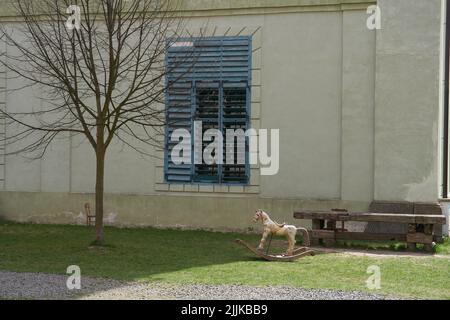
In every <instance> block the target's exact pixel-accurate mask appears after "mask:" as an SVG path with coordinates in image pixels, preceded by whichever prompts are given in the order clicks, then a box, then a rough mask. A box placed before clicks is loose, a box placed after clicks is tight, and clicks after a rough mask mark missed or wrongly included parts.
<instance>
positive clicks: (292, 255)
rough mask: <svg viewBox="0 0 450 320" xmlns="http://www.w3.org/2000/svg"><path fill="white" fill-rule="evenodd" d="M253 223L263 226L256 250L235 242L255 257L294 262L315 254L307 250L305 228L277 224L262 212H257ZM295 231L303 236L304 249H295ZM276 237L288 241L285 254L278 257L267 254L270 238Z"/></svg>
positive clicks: (238, 240) (307, 236) (308, 243)
mask: <svg viewBox="0 0 450 320" xmlns="http://www.w3.org/2000/svg"><path fill="white" fill-rule="evenodd" d="M253 220H254V222H258V221H259V222H261V223H262V224H263V226H264V232H263V235H262V238H261V242H260V243H259V246H258V248H257V249H255V248H253V247H252V246H250V245H249V244H248V243H246V242H245V241H243V240H240V239H237V240H236V242H237V243H238V244H240V245H242V246H243V247H245V248H247V249H248V250H250V251H251V252H253V253H254V254H256V255H257V256H259V257H261V258H263V259H265V260H268V261H294V260H297V259H299V258H302V257H305V256H313V255H314V254H315V253H314V251H313V250H310V249H309V245H310V241H309V234H308V230H306V229H305V228H298V227H296V226H292V225H287V224H279V223H277V222H275V221H273V220H272V219H270V217H269V215H268V214H267V213H266V212H264V211H263V210H257V211H256V213H255V217H254V219H253ZM297 231H300V232H301V233H302V235H303V242H304V244H305V246H304V247H300V248H297V249H294V248H295V243H296V240H295V236H296V235H297ZM274 235H276V236H285V237H286V238H287V240H288V249H287V252H286V253H285V254H279V255H271V254H269V249H270V244H271V242H272V237H273V236H274ZM269 236H270V240H269V245H268V246H267V249H266V252H264V244H265V243H266V240H267V237H269Z"/></svg>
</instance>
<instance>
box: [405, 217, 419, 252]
mask: <svg viewBox="0 0 450 320" xmlns="http://www.w3.org/2000/svg"><path fill="white" fill-rule="evenodd" d="M416 230H417V226H416V224H414V223H410V224H409V225H408V234H415V233H416ZM406 245H407V248H408V250H409V251H415V250H416V249H417V243H415V242H408V243H407V244H406Z"/></svg>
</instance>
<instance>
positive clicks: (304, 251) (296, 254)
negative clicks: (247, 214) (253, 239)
mask: <svg viewBox="0 0 450 320" xmlns="http://www.w3.org/2000/svg"><path fill="white" fill-rule="evenodd" d="M236 243H238V244H240V245H241V246H243V247H245V248H247V249H248V250H250V251H251V252H253V253H254V254H255V255H257V256H258V257H260V258H262V259H264V260H267V261H281V262H290V261H295V260H297V259H300V258H303V257H306V256H314V255H315V253H314V251H313V250H309V248H308V247H301V248H298V249H296V250H294V251H293V252H292V255H291V256H286V255H271V254H265V253H264V252H263V251H260V250H257V249H255V248H253V247H252V246H251V245H249V244H248V243H247V242H245V241H243V240H240V239H237V240H236Z"/></svg>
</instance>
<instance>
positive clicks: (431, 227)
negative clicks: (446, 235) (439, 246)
mask: <svg viewBox="0 0 450 320" xmlns="http://www.w3.org/2000/svg"><path fill="white" fill-rule="evenodd" d="M433 230H434V225H432V224H426V225H425V227H424V233H425V234H426V235H429V236H431V238H432V237H433ZM424 250H425V251H426V252H432V251H433V244H432V243H425V245H424Z"/></svg>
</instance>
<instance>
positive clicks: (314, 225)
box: [311, 219, 325, 246]
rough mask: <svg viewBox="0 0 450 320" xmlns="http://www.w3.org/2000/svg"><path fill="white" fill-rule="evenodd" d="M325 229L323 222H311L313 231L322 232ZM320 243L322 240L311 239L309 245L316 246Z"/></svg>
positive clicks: (317, 220)
mask: <svg viewBox="0 0 450 320" xmlns="http://www.w3.org/2000/svg"><path fill="white" fill-rule="evenodd" d="M324 227H325V221H324V220H320V219H313V220H312V228H313V230H322V229H323V228H324ZM321 243H322V239H319V238H314V237H311V245H313V246H318V245H320V244H321Z"/></svg>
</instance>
